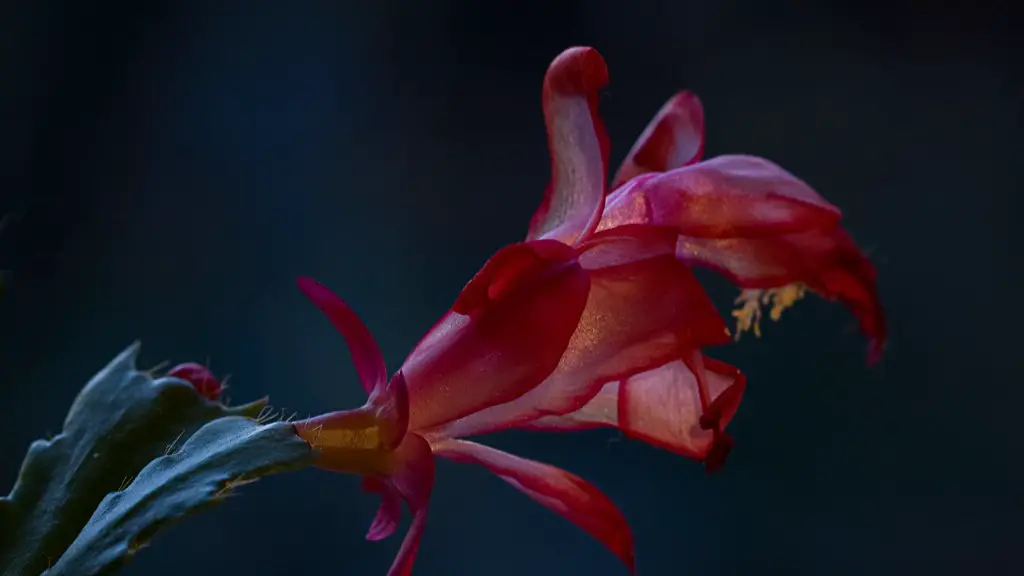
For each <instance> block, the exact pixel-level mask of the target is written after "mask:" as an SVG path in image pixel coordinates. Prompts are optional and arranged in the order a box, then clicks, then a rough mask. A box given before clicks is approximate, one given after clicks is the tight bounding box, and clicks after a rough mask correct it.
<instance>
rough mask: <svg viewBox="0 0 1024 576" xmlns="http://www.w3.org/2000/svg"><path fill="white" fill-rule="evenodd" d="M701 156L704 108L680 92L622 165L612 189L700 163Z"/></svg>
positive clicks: (686, 93) (666, 105)
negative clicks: (639, 178)
mask: <svg viewBox="0 0 1024 576" xmlns="http://www.w3.org/2000/svg"><path fill="white" fill-rule="evenodd" d="M703 152H704V107H703V106H702V105H701V103H700V99H699V98H697V95H696V94H694V93H692V92H688V91H685V90H684V91H682V92H679V93H678V94H676V95H675V96H673V97H672V98H670V99H669V101H668V102H666V103H665V105H664V106H662V107H661V110H658V113H657V114H656V115H655V116H654V119H652V120H651V122H650V124H648V125H647V128H646V129H644V132H643V134H641V135H640V137H639V138H637V140H636V144H634V145H633V149H632V150H630V151H629V155H627V156H626V159H625V160H624V161H623V162H622V166H621V167H620V168H619V171H618V173H617V174H616V175H615V179H614V180H613V181H612V186H611V189H613V190H614V189H615V188H618V187H619V186H621V185H622V184H623V183H624V182H626V181H627V180H629V179H631V178H633V177H635V176H639V175H640V174H646V173H648V172H665V171H666V170H672V169H675V168H680V167H682V166H686V165H688V164H693V163H694V162H696V161H698V160H700V157H701V155H702V154H703Z"/></svg>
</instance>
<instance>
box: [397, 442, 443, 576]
mask: <svg viewBox="0 0 1024 576" xmlns="http://www.w3.org/2000/svg"><path fill="white" fill-rule="evenodd" d="M396 455H397V460H398V466H397V468H396V470H395V472H394V473H393V474H392V475H391V478H390V483H391V486H392V487H393V488H394V489H395V491H397V492H398V493H399V494H401V496H402V499H403V500H405V503H406V505H407V506H409V511H410V512H411V513H412V523H411V524H410V525H409V531H408V532H407V533H406V534H405V539H404V540H403V541H402V547H401V548H400V549H399V550H398V554H397V555H396V556H395V561H394V563H393V564H392V565H391V570H389V571H388V576H409V575H410V574H412V565H413V562H414V561H415V560H416V552H417V551H418V550H419V547H420V538H421V537H422V536H423V530H424V528H426V525H427V505H428V504H429V502H430V492H431V490H433V488H434V456H433V454H431V452H430V446H429V445H428V444H427V442H426V440H424V439H423V438H422V437H420V436H419V435H417V434H407V435H406V436H405V439H404V440H403V441H402V444H401V446H399V447H398V450H396Z"/></svg>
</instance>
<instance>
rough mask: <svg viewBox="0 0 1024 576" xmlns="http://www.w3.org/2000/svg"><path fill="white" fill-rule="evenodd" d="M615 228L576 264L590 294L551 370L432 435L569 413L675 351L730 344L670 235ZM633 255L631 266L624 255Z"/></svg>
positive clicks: (481, 431)
mask: <svg viewBox="0 0 1024 576" xmlns="http://www.w3.org/2000/svg"><path fill="white" fill-rule="evenodd" d="M620 230H621V229H616V230H611V231H609V232H607V233H602V234H600V235H597V236H595V237H594V238H593V239H592V240H591V241H590V242H588V243H587V244H585V245H584V248H583V249H584V252H583V253H582V254H581V255H580V261H581V262H582V263H584V265H585V267H586V268H587V273H588V274H589V276H590V295H589V298H588V299H587V304H586V308H585V309H584V311H583V314H582V316H581V317H580V320H579V325H578V327H577V328H576V330H575V332H574V333H573V336H572V339H571V340H569V343H568V346H567V348H566V349H565V354H564V355H563V356H562V357H561V359H560V360H559V363H558V367H557V368H556V369H555V370H554V372H552V373H551V375H550V376H548V377H547V379H546V380H545V381H544V382H543V383H542V384H540V385H539V386H537V387H536V388H534V389H532V390H530V391H529V392H527V393H526V394H524V395H522V396H521V397H519V398H517V399H515V400H512V401H511V402H508V403H505V404H501V405H499V406H494V407H492V408H488V409H487V410H482V411H479V412H476V413H473V414H469V415H467V416H465V417H464V418H461V419H460V420H457V421H455V422H452V423H451V424H449V425H447V426H444V427H443V428H441V429H439V430H436V431H433V432H432V434H435V435H437V436H446V437H453V438H454V437H464V436H471V435H477V434H484V433H487V432H493V431H496V430H500V429H504V428H509V427H513V426H515V425H517V424H521V423H524V422H528V421H530V420H534V419H536V418H539V417H541V416H543V415H546V414H566V413H569V412H572V411H574V410H578V409H580V408H581V407H583V405H584V404H586V403H587V402H588V401H589V400H590V399H591V398H592V397H593V396H594V395H595V394H597V393H598V391H599V390H600V389H601V387H602V386H603V385H604V384H605V383H606V382H610V381H614V380H620V379H622V378H626V377H629V376H630V375H632V374H636V373H638V372H644V371H646V370H650V369H651V368H654V367H656V366H660V365H662V364H664V363H666V362H668V361H670V360H672V359H673V358H678V357H679V350H680V349H684V348H685V349H691V348H699V347H702V346H712V345H716V344H724V343H726V342H728V341H729V331H728V329H727V328H726V326H725V323H724V322H723V321H722V318H721V316H720V315H719V314H718V311H717V310H716V309H715V307H714V305H713V304H712V302H711V300H710V299H709V298H708V296H707V294H706V293H705V292H704V288H703V287H702V286H701V285H700V283H699V282H698V281H697V279H696V277H695V276H694V275H693V272H692V271H691V270H690V268H689V267H688V266H686V265H685V264H684V263H682V262H681V261H679V260H678V259H677V258H676V256H675V255H674V250H673V246H674V243H675V237H676V233H675V231H673V230H665V229H657V228H647V229H643V228H640V229H636V230H635V232H636V234H622V235H618V232H619V231H620ZM627 247H629V248H630V250H626V249H625V248H627ZM631 253H632V254H633V255H634V257H635V258H636V259H635V260H631V259H629V258H628V257H627V256H628V255H629V254H631Z"/></svg>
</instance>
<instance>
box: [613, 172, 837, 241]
mask: <svg viewBox="0 0 1024 576" xmlns="http://www.w3.org/2000/svg"><path fill="white" fill-rule="evenodd" d="M840 216H841V215H840V212H839V209H838V208H836V207H835V206H832V205H831V204H829V203H828V202H826V201H825V199H823V198H822V197H821V196H819V195H818V194H817V192H815V191H814V190H813V189H811V187H810V186H808V185H807V184H806V183H804V182H803V181H802V180H800V179H798V178H797V177H796V176H793V175H792V174H790V173H789V172H786V171H785V170H783V169H782V168H780V167H779V166H777V165H775V164H773V163H772V162H769V161H768V160H765V159H763V158H758V157H755V156H719V157H717V158H712V159H711V160H706V161H704V162H701V163H699V164H693V165H690V166H687V167H685V168H679V169H676V170H672V171H670V172H665V173H663V174H652V175H650V176H648V177H646V178H642V179H637V180H633V181H631V182H629V183H628V184H627V185H626V186H623V187H622V188H620V189H618V190H616V191H615V192H614V193H613V194H612V195H610V196H609V198H608V203H607V206H606V207H605V211H604V215H603V216H602V219H601V224H600V226H599V228H598V229H599V230H605V229H608V228H613V227H615V226H621V225H623V224H658V225H671V226H675V227H676V228H677V229H678V230H679V233H680V234H683V235H685V236H694V237H705V238H720V237H723V236H728V237H757V236H771V235H777V234H780V233H787V232H799V231H803V230H809V229H824V228H832V227H835V226H837V225H838V223H839V218H840Z"/></svg>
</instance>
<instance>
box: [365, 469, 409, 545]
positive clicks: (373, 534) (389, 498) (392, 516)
mask: <svg viewBox="0 0 1024 576" xmlns="http://www.w3.org/2000/svg"><path fill="white" fill-rule="evenodd" d="M363 490H365V491H366V492H373V493H376V494H380V508H378V509H377V515H376V516H374V518H373V522H372V523H370V529H369V530H368V531H367V532H366V539H367V540H370V541H371V542H376V541H378V540H383V539H385V538H387V537H388V536H391V535H392V534H394V533H395V530H396V529H397V528H398V522H399V520H401V519H402V495H401V494H399V493H398V490H397V489H396V488H395V487H394V486H393V485H392V484H391V483H390V482H388V481H387V480H383V479H381V478H376V477H374V476H367V477H365V478H363Z"/></svg>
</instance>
